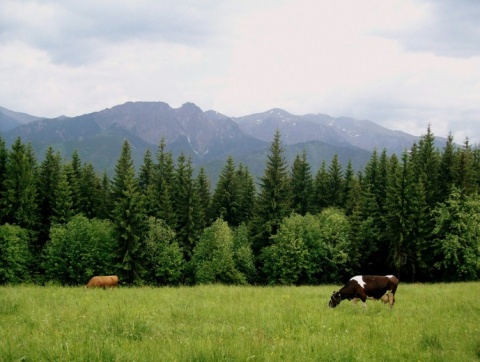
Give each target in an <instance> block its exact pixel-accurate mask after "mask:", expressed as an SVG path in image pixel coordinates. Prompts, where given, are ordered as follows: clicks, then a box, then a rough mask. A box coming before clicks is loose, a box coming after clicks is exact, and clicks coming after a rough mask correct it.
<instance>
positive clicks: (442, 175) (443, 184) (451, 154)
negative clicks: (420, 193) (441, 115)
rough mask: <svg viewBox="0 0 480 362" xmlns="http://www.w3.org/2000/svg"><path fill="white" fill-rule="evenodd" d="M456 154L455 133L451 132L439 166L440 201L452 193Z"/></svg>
mask: <svg viewBox="0 0 480 362" xmlns="http://www.w3.org/2000/svg"><path fill="white" fill-rule="evenodd" d="M455 154H456V146H455V143H454V142H453V135H452V133H451V132H450V133H449V134H448V137H447V143H446V144H445V147H444V148H443V152H442V156H441V160H440V167H439V187H440V190H439V196H440V197H439V202H444V201H445V200H446V199H447V198H448V195H449V194H450V192H451V190H452V187H453V186H454V182H455V169H454V166H455Z"/></svg>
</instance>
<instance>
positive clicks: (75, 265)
mask: <svg viewBox="0 0 480 362" xmlns="http://www.w3.org/2000/svg"><path fill="white" fill-rule="evenodd" d="M50 237H51V239H50V241H48V242H47V244H46V245H45V250H44V263H43V268H44V270H45V279H46V280H47V281H55V282H58V283H60V284H63V285H79V284H80V285H82V284H86V283H87V282H88V280H89V279H90V278H91V277H92V276H94V275H109V274H115V273H116V268H115V266H114V255H115V248H116V243H115V239H114V234H113V225H112V224H111V222H109V221H105V220H96V219H93V220H89V219H87V218H86V217H85V216H82V215H77V216H75V217H73V218H72V219H71V220H70V221H69V222H68V223H66V224H65V225H60V224H57V225H55V226H53V227H52V229H51V230H50Z"/></svg>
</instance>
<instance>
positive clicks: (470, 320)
mask: <svg viewBox="0 0 480 362" xmlns="http://www.w3.org/2000/svg"><path fill="white" fill-rule="evenodd" d="M339 287H340V286H318V287H313V286H312V287H229V286H220V285H210V286H195V287H178V288H118V289H115V290H102V289H97V290H84V289H83V288H80V287H78V288H63V287H55V286H47V287H38V286H15V287H1V288H0V361H2V362H3V361H476V360H480V302H479V299H480V283H478V282H477V283H455V284H402V283H400V285H399V288H398V290H397V296H396V305H395V307H394V308H393V310H390V309H389V307H388V306H387V305H383V304H382V303H380V302H378V301H368V302H367V308H366V309H364V308H363V307H362V305H361V303H359V304H358V306H354V305H352V304H351V303H350V302H348V301H343V302H342V303H341V304H340V305H339V306H338V307H337V308H335V309H331V308H328V307H327V302H328V300H329V298H330V295H331V293H332V292H333V290H334V289H338V288H339Z"/></svg>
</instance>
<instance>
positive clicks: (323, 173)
mask: <svg viewBox="0 0 480 362" xmlns="http://www.w3.org/2000/svg"><path fill="white" fill-rule="evenodd" d="M327 177H328V175H327V165H326V162H325V160H323V161H322V165H321V166H320V168H319V169H318V170H317V173H316V175H315V180H314V189H313V205H312V208H313V210H314V212H315V213H320V212H321V211H322V210H323V209H324V208H325V207H327V204H328V203H327V197H328V194H327Z"/></svg>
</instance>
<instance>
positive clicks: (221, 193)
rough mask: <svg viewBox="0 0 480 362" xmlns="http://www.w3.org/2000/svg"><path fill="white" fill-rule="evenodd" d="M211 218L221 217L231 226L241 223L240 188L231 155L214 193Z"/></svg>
mask: <svg viewBox="0 0 480 362" xmlns="http://www.w3.org/2000/svg"><path fill="white" fill-rule="evenodd" d="M210 206H211V212H210V218H211V220H212V221H214V220H216V219H218V218H220V219H223V220H224V221H226V222H227V223H228V225H229V226H238V225H239V221H240V220H239V208H240V190H239V183H238V180H237V175H236V172H235V164H234V162H233V157H231V156H229V157H228V158H227V162H226V163H225V166H224V167H223V168H222V171H221V173H220V176H219V179H218V182H217V186H216V187H215V190H214V192H213V195H212V202H211V205H210Z"/></svg>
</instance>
